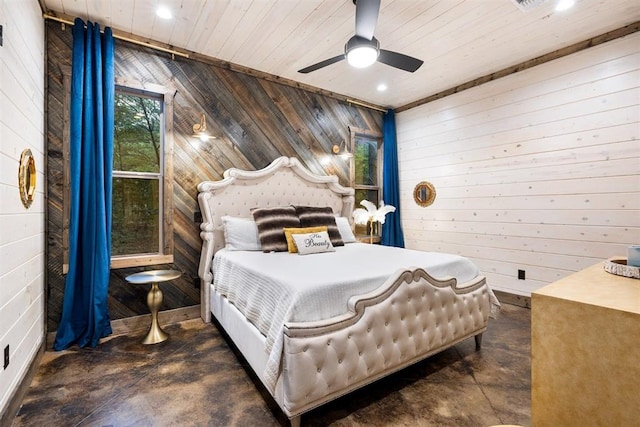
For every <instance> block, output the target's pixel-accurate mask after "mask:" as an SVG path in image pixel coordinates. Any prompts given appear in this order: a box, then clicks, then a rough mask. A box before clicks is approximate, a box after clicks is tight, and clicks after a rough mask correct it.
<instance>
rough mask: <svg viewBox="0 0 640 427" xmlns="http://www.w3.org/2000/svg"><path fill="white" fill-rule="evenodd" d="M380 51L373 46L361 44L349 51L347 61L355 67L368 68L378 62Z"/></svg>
mask: <svg viewBox="0 0 640 427" xmlns="http://www.w3.org/2000/svg"><path fill="white" fill-rule="evenodd" d="M376 59H378V51H377V50H375V49H374V48H372V47H371V46H359V47H356V48H353V49H351V50H350V51H349V52H347V62H348V63H349V65H351V66H352V67H355V68H366V67H368V66H370V65H372V64H373V63H374V62H376Z"/></svg>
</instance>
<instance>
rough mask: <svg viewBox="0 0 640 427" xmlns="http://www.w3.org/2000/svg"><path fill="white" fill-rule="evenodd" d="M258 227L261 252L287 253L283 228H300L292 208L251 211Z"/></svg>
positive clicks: (279, 207) (278, 207)
mask: <svg viewBox="0 0 640 427" xmlns="http://www.w3.org/2000/svg"><path fill="white" fill-rule="evenodd" d="M251 214H252V215H253V219H254V221H255V222H256V226H257V227H258V237H259V238H260V244H261V245H262V252H287V239H286V237H285V235H284V228H285V227H300V220H299V219H298V215H296V210H295V208H294V207H293V206H276V207H271V208H256V209H253V210H252V211H251Z"/></svg>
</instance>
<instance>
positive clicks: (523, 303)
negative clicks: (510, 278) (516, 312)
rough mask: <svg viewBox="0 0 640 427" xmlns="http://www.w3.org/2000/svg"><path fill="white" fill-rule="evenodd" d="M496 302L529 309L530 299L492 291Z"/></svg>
mask: <svg viewBox="0 0 640 427" xmlns="http://www.w3.org/2000/svg"><path fill="white" fill-rule="evenodd" d="M493 293H494V294H496V297H497V298H498V301H500V302H501V303H504V304H511V305H516V306H518V307H524V308H531V297H527V296H524V295H517V294H510V293H508V292H503V291H496V290H494V291H493Z"/></svg>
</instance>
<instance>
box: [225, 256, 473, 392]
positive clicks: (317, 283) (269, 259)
mask: <svg viewBox="0 0 640 427" xmlns="http://www.w3.org/2000/svg"><path fill="white" fill-rule="evenodd" d="M412 267H420V268H423V269H425V270H426V271H427V272H428V273H429V274H430V275H431V276H433V277H435V278H438V279H442V278H446V277H455V278H456V279H457V281H458V283H459V284H463V283H465V282H468V281H470V280H472V279H473V278H475V277H476V276H477V275H478V269H477V267H476V266H475V265H474V264H473V263H472V262H471V261H469V260H468V259H466V258H464V257H461V256H458V255H451V254H443V253H436V252H423V251H414V250H410V249H400V248H393V247H388V246H380V245H369V244H363V243H351V244H347V245H345V246H341V247H336V251H335V252H326V253H320V254H312V255H298V254H290V253H287V252H275V253H263V252H259V251H229V250H226V249H222V250H219V251H218V252H217V253H216V255H215V258H214V260H213V275H214V282H213V285H214V288H215V290H216V292H217V293H219V294H220V295H223V296H225V297H226V298H227V299H228V300H229V302H231V303H232V304H234V306H235V307H236V308H237V309H238V310H239V311H240V312H241V313H242V314H243V315H244V316H246V317H247V319H249V321H250V322H251V323H253V324H254V326H256V328H257V329H258V330H259V331H260V332H261V333H262V334H264V335H265V337H266V345H265V349H264V350H265V352H267V353H268V354H269V357H268V362H267V366H266V369H265V372H264V381H265V384H266V385H267V387H268V388H270V389H271V391H273V389H274V388H275V383H276V380H277V376H278V371H279V367H280V358H281V354H282V345H283V329H284V324H285V323H286V322H290V321H295V322H303V321H314V320H323V319H327V318H330V317H333V316H337V315H341V314H344V313H346V312H347V301H348V300H349V298H350V297H352V296H354V295H361V294H364V293H367V292H370V291H373V290H375V289H377V288H378V287H379V286H381V285H382V284H383V283H384V282H385V281H386V280H387V279H388V278H389V277H390V276H391V275H393V274H394V273H395V272H397V271H398V270H401V269H407V268H412Z"/></svg>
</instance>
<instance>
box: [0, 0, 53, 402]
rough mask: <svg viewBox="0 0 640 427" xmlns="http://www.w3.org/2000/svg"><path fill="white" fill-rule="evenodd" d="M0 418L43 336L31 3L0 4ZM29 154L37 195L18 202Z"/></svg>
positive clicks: (38, 83)
mask: <svg viewBox="0 0 640 427" xmlns="http://www.w3.org/2000/svg"><path fill="white" fill-rule="evenodd" d="M0 24H2V26H3V39H4V40H3V41H4V43H3V46H2V47H0V363H1V362H2V360H3V359H2V355H3V352H4V348H5V346H6V345H7V344H8V345H9V349H10V363H9V366H8V367H7V369H2V365H0V384H2V386H0V414H1V413H3V412H4V411H5V409H6V406H7V404H8V403H9V400H10V399H11V397H12V395H13V393H15V390H16V388H17V387H18V385H19V384H20V381H21V380H22V378H23V376H24V375H25V373H26V372H27V370H28V368H29V365H30V363H31V362H32V360H33V359H34V357H35V355H36V353H37V350H38V347H39V346H40V344H41V343H42V340H43V337H44V281H45V278H44V277H45V274H44V266H45V259H44V250H45V231H44V188H45V181H44V174H43V172H44V21H43V19H42V12H41V10H40V6H39V4H38V0H0ZM25 148H30V149H31V152H32V153H33V155H34V157H35V161H36V168H37V172H38V174H37V194H36V196H35V200H34V202H33V204H32V205H31V207H30V208H29V209H28V210H27V209H25V208H24V207H23V206H22V203H21V202H20V193H19V191H18V164H19V160H20V154H21V152H22V150H24V149H25Z"/></svg>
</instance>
